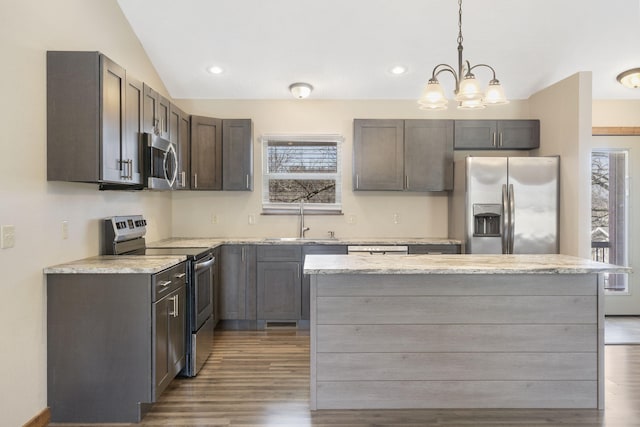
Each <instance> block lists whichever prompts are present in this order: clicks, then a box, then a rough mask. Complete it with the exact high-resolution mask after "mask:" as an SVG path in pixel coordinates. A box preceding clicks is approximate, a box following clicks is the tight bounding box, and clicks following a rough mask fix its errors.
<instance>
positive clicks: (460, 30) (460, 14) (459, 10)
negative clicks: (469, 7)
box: [458, 0, 462, 44]
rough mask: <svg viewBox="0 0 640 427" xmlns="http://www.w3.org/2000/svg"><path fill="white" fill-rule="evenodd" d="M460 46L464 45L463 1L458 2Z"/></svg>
mask: <svg viewBox="0 0 640 427" xmlns="http://www.w3.org/2000/svg"><path fill="white" fill-rule="evenodd" d="M458 44H462V0H458Z"/></svg>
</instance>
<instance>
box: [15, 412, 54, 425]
mask: <svg viewBox="0 0 640 427" xmlns="http://www.w3.org/2000/svg"><path fill="white" fill-rule="evenodd" d="M49 422H51V411H50V410H49V408H44V409H43V410H42V411H40V413H39V414H38V415H36V416H35V417H33V418H31V419H30V420H29V421H27V422H26V423H25V424H24V425H23V426H22V427H47V426H48V425H49Z"/></svg>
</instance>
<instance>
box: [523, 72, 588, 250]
mask: <svg viewBox="0 0 640 427" xmlns="http://www.w3.org/2000/svg"><path fill="white" fill-rule="evenodd" d="M529 103H530V104H529V105H530V108H531V114H532V115H534V116H535V117H537V118H539V119H540V122H541V125H540V149H539V150H538V151H539V153H538V154H539V155H541V156H549V155H560V253H563V254H567V255H575V256H580V257H584V258H589V257H590V256H591V255H590V251H591V239H590V229H591V225H590V221H591V218H590V212H591V189H590V183H591V180H590V170H591V168H590V158H589V156H590V151H589V148H588V146H589V142H590V140H591V73H590V72H581V73H577V74H574V75H572V76H570V77H568V78H566V79H564V80H562V81H560V82H558V83H556V84H554V85H552V86H550V87H548V88H546V89H544V90H541V91H540V92H538V93H536V94H534V95H532V96H531V98H530V99H529Z"/></svg>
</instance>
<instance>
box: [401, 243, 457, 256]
mask: <svg viewBox="0 0 640 427" xmlns="http://www.w3.org/2000/svg"><path fill="white" fill-rule="evenodd" d="M408 252H409V254H427V255H439V254H460V253H462V246H461V245H453V244H424V245H409V251H408Z"/></svg>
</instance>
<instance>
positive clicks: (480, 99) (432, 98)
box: [418, 0, 509, 110]
mask: <svg viewBox="0 0 640 427" xmlns="http://www.w3.org/2000/svg"><path fill="white" fill-rule="evenodd" d="M462 40H463V38H462V0H458V67H457V68H455V67H453V66H451V65H449V64H438V65H436V66H435V68H434V69H433V71H432V73H431V78H430V79H429V82H428V83H427V85H426V87H425V89H424V90H423V92H422V96H421V97H420V99H419V100H418V105H419V108H420V109H421V110H443V109H446V108H447V104H448V101H447V99H446V96H445V93H444V90H443V89H442V86H441V85H440V82H439V81H438V75H439V74H441V73H443V72H447V73H450V74H451V75H452V76H453V78H454V80H455V84H456V87H455V90H454V94H455V97H454V99H455V100H456V101H457V102H458V108H460V109H482V108H485V106H487V105H502V104H508V103H509V101H508V100H507V98H506V96H505V94H504V88H503V87H502V85H501V84H500V82H499V81H498V79H497V78H496V72H495V70H494V69H493V67H491V66H490V65H487V64H476V65H474V66H471V64H470V63H469V61H464V60H463V58H462V51H463V50H464V48H463V46H462ZM480 68H488V69H489V70H490V71H491V73H492V76H493V78H492V79H491V81H490V82H489V85H488V88H487V89H486V90H485V91H483V90H482V89H481V87H480V83H479V82H478V80H477V79H476V76H475V75H474V74H473V73H472V71H473V70H474V69H480Z"/></svg>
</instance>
